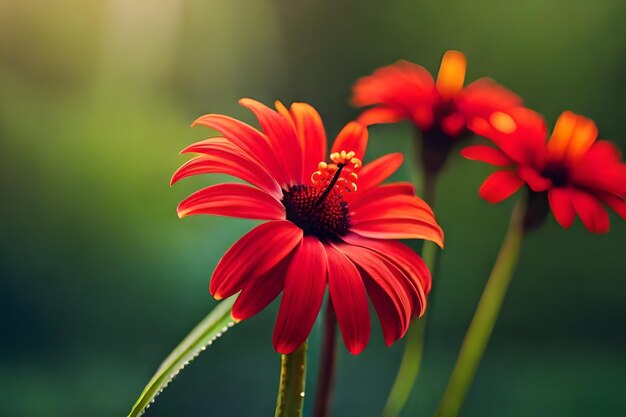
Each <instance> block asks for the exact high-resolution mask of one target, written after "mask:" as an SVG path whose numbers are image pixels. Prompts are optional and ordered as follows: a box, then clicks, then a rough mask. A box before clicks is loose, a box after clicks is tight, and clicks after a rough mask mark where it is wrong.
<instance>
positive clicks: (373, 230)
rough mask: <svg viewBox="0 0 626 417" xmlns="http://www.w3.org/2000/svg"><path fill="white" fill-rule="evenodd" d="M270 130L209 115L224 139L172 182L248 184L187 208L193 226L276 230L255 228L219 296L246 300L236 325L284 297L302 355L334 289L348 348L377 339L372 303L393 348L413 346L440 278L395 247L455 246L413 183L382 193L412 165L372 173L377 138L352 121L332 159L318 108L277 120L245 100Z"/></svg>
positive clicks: (391, 159) (390, 160) (284, 348)
mask: <svg viewBox="0 0 626 417" xmlns="http://www.w3.org/2000/svg"><path fill="white" fill-rule="evenodd" d="M240 103H241V104H242V105H243V106H245V107H247V108H248V109H250V110H251V111H252V112H253V113H254V114H255V115H256V117H257V118H258V120H259V123H260V125H261V130H262V131H259V130H257V129H255V128H253V127H251V126H249V125H247V124H245V123H243V122H241V121H238V120H235V119H232V118H230V117H227V116H223V115H218V114H209V115H205V116H202V117H200V118H199V119H198V120H196V121H195V122H194V125H201V126H206V127H209V128H211V129H215V130H217V131H218V132H220V133H221V135H222V136H221V137H214V138H210V139H206V140H204V141H202V142H198V143H195V144H193V145H191V146H189V147H188V148H186V149H185V150H183V151H182V152H183V153H187V152H193V153H197V154H199V156H196V157H195V158H193V159H191V160H190V161H188V162H187V163H186V164H184V165H183V166H182V167H181V168H179V169H178V170H177V171H176V173H175V174H174V176H173V178H172V183H175V182H177V181H178V180H180V179H182V178H185V177H188V176H191V175H197V174H208V173H221V174H228V175H232V176H234V177H237V178H240V179H242V180H244V181H246V182H248V183H250V184H251V185H252V186H249V185H245V184H239V183H226V184H218V185H214V186H211V187H208V188H205V189H202V190H200V191H198V192H196V193H194V194H192V195H191V196H189V197H188V198H187V199H185V200H184V201H183V202H181V203H180V205H179V206H178V215H179V216H180V217H181V218H182V217H185V216H188V215H192V214H213V215H221V216H231V217H243V218H249V219H262V220H267V222H265V223H263V224H261V225H259V226H257V227H255V228H254V229H252V230H251V231H250V232H248V233H247V234H246V235H244V236H243V237H242V238H241V239H240V240H239V241H238V242H236V243H235V244H234V245H233V246H232V247H231V248H230V249H229V250H228V251H227V252H226V254H225V255H224V256H223V258H222V259H221V260H220V262H219V264H218V265H217V267H216V268H215V271H214V273H213V277H212V278H211V284H210V292H211V294H212V295H213V296H214V297H215V298H217V299H222V298H226V297H230V296H232V295H235V294H237V293H239V292H240V293H239V295H238V298H237V300H236V302H235V304H234V306H233V311H232V315H233V318H234V319H236V320H245V319H247V318H249V317H251V316H253V315H255V314H257V313H258V312H259V311H261V310H262V309H264V308H265V307H266V306H267V305H269V304H270V303H271V302H272V301H273V300H274V299H275V298H276V297H277V296H278V295H279V294H280V293H281V292H282V293H283V296H282V301H281V305H280V309H279V312H278V318H277V321H276V326H275V328H274V347H275V349H276V350H277V351H278V352H280V353H290V352H292V351H294V350H295V349H296V348H298V346H300V345H301V344H302V343H303V342H304V341H305V340H306V338H307V337H308V335H309V333H310V331H311V328H312V326H313V324H314V322H315V319H316V317H317V315H318V312H319V310H320V307H321V305H322V301H323V298H324V293H325V291H326V286H327V285H328V289H329V297H330V299H329V302H331V303H332V307H333V309H334V312H335V314H336V316H337V322H338V324H339V328H340V330H341V333H342V335H343V338H344V341H345V343H346V346H347V348H348V350H349V351H350V352H351V353H353V354H357V353H359V352H360V351H361V350H363V348H364V347H365V345H366V344H367V342H368V340H369V334H370V316H369V307H368V296H369V299H370V300H371V301H372V303H373V304H374V307H375V309H376V311H377V313H378V317H379V319H380V322H381V325H382V328H383V333H384V337H385V342H386V343H387V344H388V345H390V344H391V343H393V342H394V341H395V340H397V339H398V338H400V337H402V336H403V335H404V333H405V332H406V331H407V329H408V327H409V323H410V320H411V318H412V317H413V316H419V315H421V314H423V313H424V309H425V307H426V294H427V293H428V291H429V290H430V284H431V281H430V280H431V278H430V272H429V271H428V269H427V267H426V265H425V264H424V262H423V260H422V259H421V258H420V257H419V256H418V255H416V254H415V253H414V252H413V251H412V250H411V249H410V248H408V247H407V246H405V245H404V244H402V243H400V242H397V241H394V239H404V238H417V239H428V240H432V241H434V242H436V243H437V244H439V245H443V233H442V231H441V228H440V227H439V225H438V224H437V222H436V221H435V218H434V215H433V212H432V210H431V209H430V207H429V206H428V205H427V204H426V203H425V202H424V201H422V200H421V199H419V198H417V197H415V195H414V191H413V187H412V186H411V185H410V184H409V183H402V182H399V183H392V184H387V185H380V184H381V183H382V182H383V181H384V180H385V179H386V178H388V177H389V176H390V175H391V174H393V173H394V172H395V171H396V170H397V169H398V167H399V166H400V164H401V163H402V155H401V154H390V155H386V156H383V157H381V158H378V159H376V160H374V161H373V162H371V163H370V164H368V165H365V166H362V163H361V160H362V158H363V155H364V154H365V148H366V146H367V138H368V134H367V129H366V128H365V127H364V126H362V125H361V124H359V123H356V122H352V123H349V124H348V125H346V126H345V127H344V129H343V130H342V131H341V132H340V133H339V135H338V136H337V139H336V140H335V142H334V145H333V147H332V149H331V155H330V159H331V161H330V162H328V163H327V162H324V161H325V159H326V158H325V155H326V134H325V132H324V127H323V125H322V121H321V118H320V116H319V114H318V113H317V112H316V111H315V109H313V108H312V107H311V106H309V105H307V104H304V103H295V104H293V105H292V106H291V108H290V109H287V108H285V107H284V106H283V105H282V104H281V103H280V102H277V104H276V108H277V110H278V111H274V110H272V109H270V108H268V107H266V106H264V105H262V104H261V103H258V102H256V101H253V100H250V99H243V100H241V102H240Z"/></svg>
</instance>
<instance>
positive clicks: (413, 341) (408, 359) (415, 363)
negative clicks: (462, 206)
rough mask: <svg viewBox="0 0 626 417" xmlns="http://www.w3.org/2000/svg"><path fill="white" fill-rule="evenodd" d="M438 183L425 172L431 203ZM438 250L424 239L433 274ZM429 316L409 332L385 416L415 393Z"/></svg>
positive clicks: (396, 411) (395, 413)
mask: <svg viewBox="0 0 626 417" xmlns="http://www.w3.org/2000/svg"><path fill="white" fill-rule="evenodd" d="M436 183H437V175H429V174H425V175H424V190H423V197H424V200H425V201H426V202H428V203H429V204H430V205H431V207H432V205H433V204H434V202H435V189H436ZM438 251H439V250H438V248H437V245H436V244H434V243H433V242H430V241H424V245H423V246H422V259H424V262H426V266H428V269H429V270H430V271H431V275H432V276H434V275H435V266H436V262H437V253H438ZM426 319H427V317H426V316H424V317H422V318H421V319H420V320H417V321H416V322H414V323H412V324H411V327H409V330H408V331H407V333H406V336H405V340H406V342H405V347H404V354H403V355H402V360H401V361H400V368H399V369H398V374H397V375H396V379H395V381H394V382H393V386H392V387H391V391H390V392H389V397H388V398H387V403H386V404H385V408H384V409H383V417H396V416H398V415H399V414H400V411H402V409H403V408H404V406H405V405H406V402H407V401H408V399H409V396H410V395H411V391H412V390H413V386H414V385H415V381H416V380H417V375H418V374H419V371H420V367H421V364H422V354H423V353H424V336H425V334H426V321H427V320H426Z"/></svg>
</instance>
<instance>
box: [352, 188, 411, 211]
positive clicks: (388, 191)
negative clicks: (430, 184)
mask: <svg viewBox="0 0 626 417" xmlns="http://www.w3.org/2000/svg"><path fill="white" fill-rule="evenodd" d="M395 195H408V196H414V195H415V187H413V184H411V183H410V182H393V183H390V184H385V185H381V186H378V187H373V188H369V189H366V190H365V191H363V189H361V188H359V189H358V190H357V192H356V193H350V194H346V195H345V197H346V198H350V200H349V201H350V206H349V207H350V209H351V210H356V209H357V208H358V207H361V206H363V205H365V204H368V203H370V202H372V201H377V200H380V199H383V198H387V197H392V196H395Z"/></svg>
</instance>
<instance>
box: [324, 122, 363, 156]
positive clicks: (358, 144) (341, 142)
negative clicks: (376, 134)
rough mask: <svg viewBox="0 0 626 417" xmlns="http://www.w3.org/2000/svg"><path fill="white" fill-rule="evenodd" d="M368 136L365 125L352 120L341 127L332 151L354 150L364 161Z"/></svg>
mask: <svg viewBox="0 0 626 417" xmlns="http://www.w3.org/2000/svg"><path fill="white" fill-rule="evenodd" d="M367 138H368V133H367V128H366V127H365V126H363V125H362V124H360V123H358V122H350V123H348V124H347V125H346V126H345V127H344V128H343V129H341V132H339V135H337V139H335V142H334V143H333V147H332V148H331V150H330V152H331V153H334V152H341V151H346V152H350V151H354V153H355V154H356V157H357V158H359V159H360V160H361V161H362V160H363V156H364V155H365V149H366V148H367Z"/></svg>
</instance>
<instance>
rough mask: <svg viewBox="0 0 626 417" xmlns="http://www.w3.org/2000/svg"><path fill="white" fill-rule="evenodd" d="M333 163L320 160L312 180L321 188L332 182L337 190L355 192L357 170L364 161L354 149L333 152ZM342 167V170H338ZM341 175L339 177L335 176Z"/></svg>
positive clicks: (331, 157) (331, 155)
mask: <svg viewBox="0 0 626 417" xmlns="http://www.w3.org/2000/svg"><path fill="white" fill-rule="evenodd" d="M330 160H331V161H332V163H330V164H328V163H326V162H320V163H319V164H318V165H317V169H318V170H317V171H315V172H314V173H313V174H312V175H311V181H312V182H313V184H314V185H315V186H317V187H319V188H320V189H322V188H326V187H328V186H330V185H331V184H332V186H333V187H335V188H336V189H337V190H348V191H349V192H353V191H356V190H357V185H356V180H357V179H358V175H357V172H356V171H358V170H359V169H360V168H361V167H362V166H363V163H362V162H361V160H360V159H359V158H357V157H356V153H355V152H354V151H345V150H342V151H340V152H333V153H332V154H330ZM340 168H341V172H339V173H338V172H337V171H338V170H339V169H340ZM337 175H339V176H338V177H337V178H335V176H337Z"/></svg>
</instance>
